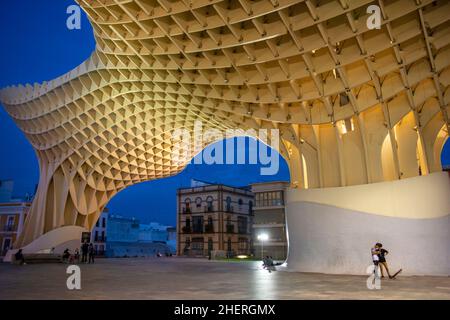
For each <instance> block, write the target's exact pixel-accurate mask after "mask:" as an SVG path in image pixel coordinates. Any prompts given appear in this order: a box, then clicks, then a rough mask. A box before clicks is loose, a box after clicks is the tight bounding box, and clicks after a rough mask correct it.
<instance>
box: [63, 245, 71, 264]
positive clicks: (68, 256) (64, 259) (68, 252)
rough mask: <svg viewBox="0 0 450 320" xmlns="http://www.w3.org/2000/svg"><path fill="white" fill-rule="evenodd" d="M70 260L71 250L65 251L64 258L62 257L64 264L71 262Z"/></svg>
mask: <svg viewBox="0 0 450 320" xmlns="http://www.w3.org/2000/svg"><path fill="white" fill-rule="evenodd" d="M69 258H70V250H69V248H66V250H64V252H63V256H62V259H63V262H64V261H69Z"/></svg>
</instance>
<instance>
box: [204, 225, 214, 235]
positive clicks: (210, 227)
mask: <svg viewBox="0 0 450 320" xmlns="http://www.w3.org/2000/svg"><path fill="white" fill-rule="evenodd" d="M205 233H214V225H212V224H209V223H208V224H206V225H205Z"/></svg>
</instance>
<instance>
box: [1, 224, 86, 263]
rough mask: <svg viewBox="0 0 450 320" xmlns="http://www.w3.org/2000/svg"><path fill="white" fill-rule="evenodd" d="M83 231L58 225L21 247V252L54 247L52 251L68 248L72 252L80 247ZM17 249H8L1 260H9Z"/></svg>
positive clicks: (60, 252)
mask: <svg viewBox="0 0 450 320" xmlns="http://www.w3.org/2000/svg"><path fill="white" fill-rule="evenodd" d="M84 231H87V230H86V229H85V228H83V227H79V226H64V227H60V228H57V229H54V230H51V231H49V232H47V233H45V234H43V235H42V236H40V237H39V238H37V239H36V240H34V241H33V242H31V243H30V244H28V245H26V246H25V247H23V248H22V250H23V253H37V252H39V251H46V250H50V249H52V248H55V250H54V253H58V254H62V253H63V251H64V250H65V249H66V248H68V249H70V251H71V252H74V250H75V249H76V248H80V245H81V235H82V233H83V232H84ZM18 249H19V248H15V249H13V250H9V251H8V252H7V254H6V255H5V257H4V258H3V261H4V262H10V261H11V256H12V254H15V253H16V252H17V250H18Z"/></svg>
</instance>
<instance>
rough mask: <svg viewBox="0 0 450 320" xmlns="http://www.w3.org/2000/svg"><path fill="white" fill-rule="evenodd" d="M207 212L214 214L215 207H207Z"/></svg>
mask: <svg viewBox="0 0 450 320" xmlns="http://www.w3.org/2000/svg"><path fill="white" fill-rule="evenodd" d="M204 209H205V212H213V211H214V206H205V208H204Z"/></svg>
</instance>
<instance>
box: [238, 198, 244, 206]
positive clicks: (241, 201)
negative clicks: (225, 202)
mask: <svg viewBox="0 0 450 320" xmlns="http://www.w3.org/2000/svg"><path fill="white" fill-rule="evenodd" d="M238 204H239V205H240V206H242V205H243V204H244V201H243V200H242V199H241V198H239V200H238Z"/></svg>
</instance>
